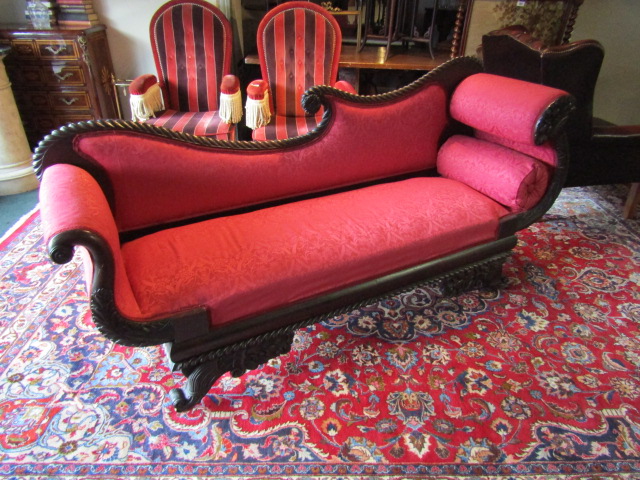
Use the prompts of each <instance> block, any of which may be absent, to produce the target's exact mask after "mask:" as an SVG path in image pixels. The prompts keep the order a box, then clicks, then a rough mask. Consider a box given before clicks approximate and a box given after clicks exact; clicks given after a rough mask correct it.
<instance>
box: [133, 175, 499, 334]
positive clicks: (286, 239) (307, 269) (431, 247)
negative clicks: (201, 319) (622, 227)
mask: <svg viewBox="0 0 640 480" xmlns="http://www.w3.org/2000/svg"><path fill="white" fill-rule="evenodd" d="M505 214H507V210H506V209H505V208H504V207H502V206H500V205H499V204H498V203H496V202H494V201H493V200H490V199H489V198H487V197H486V196H484V195H482V194H480V193H478V192H476V191H475V190H473V189H471V188H470V187H467V186H466V185H464V184H462V183H460V182H457V181H453V180H449V179H445V178H436V177H434V178H414V179H409V180H403V181H400V182H396V183H390V184H382V185H376V186H372V187H367V188H362V189H359V190H354V191H350V192H344V193H341V194H336V195H330V196H325V197H319V198H315V199H309V200H305V201H300V202H295V203H290V204H286V205H281V206H276V207H272V208H267V209H263V210H257V211H254V212H249V213H245V214H241V215H236V216H229V217H221V218H216V219H212V220H208V221H203V222H200V223H196V224H192V225H187V226H183V227H178V228H172V229H168V230H164V231H161V232H157V233H154V234H151V235H148V236H146V237H142V238H139V239H137V240H134V241H132V242H130V243H127V244H125V245H124V246H123V248H122V255H123V258H124V263H125V266H126V269H127V275H128V277H129V279H130V281H131V287H132V290H133V292H134V295H135V297H136V299H137V301H138V304H139V306H140V309H141V311H142V313H143V315H144V316H146V317H150V316H153V315H156V314H160V313H166V312H169V311H177V310H182V309H186V308H189V307H193V306H196V305H205V306H207V307H208V308H209V309H210V312H211V322H212V324H213V325H220V324H223V323H227V322H231V321H234V320H236V319H239V318H242V317H246V316H250V315H252V314H257V313H260V312H263V311H266V310H269V309H272V308H275V307H279V306H285V305H287V304H291V303H292V302H296V301H298V300H302V299H306V298H310V297H312V296H315V295H318V294H321V293H326V292H330V291H334V290H337V289H340V288H343V287H346V286H349V285H352V284H355V283H358V282H362V281H365V280H369V279H373V278H376V277H378V276H380V275H382V274H386V273H391V272H393V271H396V270H399V269H401V268H406V267H411V266H414V265H417V264H420V263H423V262H425V261H428V260H430V259H434V258H437V257H440V256H442V255H445V254H448V253H453V252H456V251H459V250H462V249H464V248H466V247H470V246H473V245H477V244H480V243H482V242H486V241H488V240H492V239H495V238H496V232H497V227H498V219H499V218H500V217H501V216H502V215H505Z"/></svg>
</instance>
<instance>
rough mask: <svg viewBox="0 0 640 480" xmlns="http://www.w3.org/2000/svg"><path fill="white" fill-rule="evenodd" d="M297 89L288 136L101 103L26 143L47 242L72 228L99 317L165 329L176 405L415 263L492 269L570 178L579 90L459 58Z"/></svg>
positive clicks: (424, 275)
mask: <svg viewBox="0 0 640 480" xmlns="http://www.w3.org/2000/svg"><path fill="white" fill-rule="evenodd" d="M304 102H305V108H307V109H309V110H310V111H314V110H316V109H318V108H319V107H320V105H322V106H323V107H324V111H325V113H324V116H323V120H322V122H321V123H320V125H319V127H318V128H317V129H316V130H314V131H312V132H310V133H309V134H307V135H305V136H302V137H297V138H292V139H288V140H283V141H272V142H223V141H218V140H212V139H208V138H204V137H192V136H190V135H185V134H180V133H176V132H172V131H170V130H166V129H163V128H158V127H153V126H150V125H146V124H137V123H133V122H126V121H115V120H114V121H95V122H84V123H78V124H71V125H68V126H66V127H64V128H62V129H60V130H58V131H55V132H53V133H52V134H51V135H49V136H48V137H47V138H45V139H44V140H43V141H42V142H41V144H40V146H39V147H38V149H37V151H36V154H35V156H34V167H35V169H36V172H37V175H38V176H39V178H40V179H41V189H40V199H41V215H42V219H43V225H44V232H45V237H46V239H47V242H48V248H49V254H50V256H51V258H52V259H53V260H54V261H55V262H60V263H61V262H68V261H69V260H70V259H71V258H72V257H73V255H74V250H75V247H78V246H80V247H84V248H83V249H82V250H83V251H84V252H85V253H88V254H86V255H84V259H85V260H86V271H87V279H88V284H89V286H90V302H91V311H92V314H93V318H94V320H95V323H96V325H97V327H98V328H99V329H100V331H101V332H102V333H103V334H104V335H105V336H106V337H108V338H110V339H112V340H114V341H116V342H119V343H122V344H125V345H133V346H145V345H152V344H167V346H168V352H169V355H170V358H171V361H172V362H173V364H174V366H175V369H176V370H179V371H181V372H182V373H183V374H184V375H185V376H186V377H187V378H188V381H187V382H186V385H185V387H184V388H183V389H175V390H173V391H172V392H171V396H172V399H173V402H174V405H175V407H176V408H177V409H178V410H186V409H189V408H191V407H193V406H194V405H195V404H197V403H198V402H199V401H200V400H201V399H202V397H203V396H204V395H206V393H207V392H208V391H209V389H210V388H211V386H212V385H213V383H214V382H215V381H216V379H217V378H218V377H219V376H220V375H222V374H223V373H225V372H227V371H231V373H232V374H234V375H241V374H242V373H244V372H245V371H246V370H247V369H251V368H255V367H256V366H257V365H259V364H260V363H263V362H265V361H266V360H268V359H269V358H272V357H274V356H277V355H279V354H281V353H284V352H286V351H288V349H289V347H290V345H291V340H292V337H293V334H294V331H295V330H296V329H297V328H300V327H302V326H304V325H307V324H309V323H311V322H316V321H319V320H322V319H325V318H329V317H331V316H333V315H336V314H338V313H339V312H344V311H349V310H350V309H352V308H354V307H355V306H357V305H362V304H365V303H367V302H370V301H372V300H373V299H376V298H379V297H381V296H383V295H385V294H388V293H389V292H392V291H396V290H399V289H403V288H407V287H408V286H411V285H416V284H420V283H430V282H436V281H438V282H441V283H442V285H443V287H445V291H457V290H460V289H468V288H471V287H475V286H479V285H482V284H487V283H492V282H497V281H498V280H499V278H500V275H501V267H502V264H503V262H504V260H505V258H506V257H507V255H508V253H509V251H510V250H511V249H512V248H513V247H514V246H515V244H516V236H515V233H516V232H517V231H518V230H520V229H522V228H526V227H527V226H528V225H530V224H531V223H532V222H533V221H535V220H536V219H537V218H539V217H540V216H541V215H542V214H543V213H544V212H545V211H546V210H547V209H548V208H549V207H550V206H551V204H552V203H553V202H554V200H555V198H556V196H557V195H558V193H559V191H560V189H561V187H562V185H563V183H564V177H565V175H566V162H567V159H566V155H565V143H566V142H564V140H563V136H562V135H560V136H557V134H558V132H560V131H561V130H562V128H561V127H562V126H563V124H564V123H565V121H566V118H567V116H568V114H569V113H570V111H571V109H572V108H573V107H572V105H573V101H572V98H571V97H570V96H569V95H567V94H566V93H565V92H562V91H560V90H556V89H552V88H549V87H545V86H542V85H534V84H528V83H525V82H522V81H519V80H514V79H508V78H504V77H498V76H492V75H488V74H485V73H482V67H481V65H480V64H479V63H478V62H477V61H476V60H473V59H471V58H459V59H455V60H452V61H450V62H448V63H446V64H444V65H443V66H441V67H439V68H438V69H436V70H434V71H432V72H430V73H428V74H427V75H425V76H424V77H422V78H421V79H419V80H417V81H416V82H414V83H412V84H410V85H408V86H406V87H404V88H402V89H400V90H396V91H393V92H390V93H387V94H383V95H376V96H370V97H362V96H357V95H352V94H350V93H346V92H343V91H339V90H336V89H334V88H331V87H326V86H318V87H314V88H312V89H310V90H309V91H308V92H307V94H306V96H305V99H304ZM556 136H557V138H556Z"/></svg>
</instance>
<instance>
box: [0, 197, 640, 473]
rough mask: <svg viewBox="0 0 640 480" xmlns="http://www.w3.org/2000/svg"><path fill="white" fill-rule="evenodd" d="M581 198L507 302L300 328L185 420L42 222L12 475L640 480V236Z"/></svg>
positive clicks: (159, 362) (22, 272)
mask: <svg viewBox="0 0 640 480" xmlns="http://www.w3.org/2000/svg"><path fill="white" fill-rule="evenodd" d="M625 193H626V190H625V188H624V187H622V186H617V187H598V188H590V189H566V190H565V191H564V192H563V193H562V195H561V197H560V199H559V200H558V202H556V205H555V206H554V207H553V208H552V210H550V211H549V213H548V214H547V215H546V216H545V217H544V218H543V219H542V221H540V222H538V223H536V224H534V225H533V226H532V227H531V228H529V229H528V230H527V231H525V232H522V233H521V234H519V242H518V246H517V247H516V250H515V251H514V254H513V256H512V258H511V259H510V260H509V261H508V262H507V264H506V266H505V268H504V281H503V284H502V285H501V286H500V288H498V289H484V290H476V291H472V292H468V293H465V294H463V295H459V296H456V297H449V298H446V297H445V298H442V297H440V296H439V295H438V293H439V292H438V290H437V288H434V289H429V288H418V289H415V290H412V291H410V292H407V293H405V294H401V295H396V296H392V297H390V298H387V299H385V300H384V301H380V302H378V303H375V304H373V305H370V306H367V307H364V308H360V309H358V310H355V311H353V312H350V313H348V314H345V315H341V316H338V317H336V318H333V319H332V320H330V321H327V322H324V323H321V324H318V325H316V326H314V327H309V328H306V329H303V330H300V331H299V332H298V333H297V334H296V337H295V341H294V345H293V348H292V350H291V352H290V353H289V354H287V355H283V356H281V357H279V358H277V359H275V360H272V361H271V362H269V363H268V364H266V365H263V366H261V367H260V368H258V369H256V370H253V371H248V372H246V373H245V374H244V375H243V376H242V377H239V378H232V377H230V376H225V377H223V378H222V379H221V380H220V381H219V382H218V383H217V384H216V386H215V387H214V388H213V389H212V390H211V392H210V394H209V395H208V396H207V397H206V399H205V401H204V402H203V403H202V404H201V405H200V406H198V407H196V408H195V409H193V410H191V411H190V412H187V413H180V414H178V413H176V412H175V411H174V409H173V408H172V406H171V403H170V401H169V399H168V397H167V392H168V391H169V390H170V389H171V388H173V387H174V386H175V385H176V383H179V382H180V381H181V380H180V378H178V377H177V376H174V374H172V372H171V370H170V368H169V366H168V363H167V362H166V360H165V357H164V352H163V349H162V348H161V347H158V348H146V349H141V348H126V347H121V346H117V345H114V344H112V343H110V342H109V341H107V340H105V339H104V338H103V337H102V336H101V335H100V334H99V333H98V331H97V330H96V329H95V328H94V326H93V324H92V321H91V318H90V316H89V315H88V305H87V296H86V293H85V285H84V283H83V277H82V272H81V267H80V266H79V262H78V261H73V262H72V263H71V264H67V265H62V266H59V265H53V264H51V263H50V262H49V260H48V259H47V258H46V257H45V247H44V245H43V240H42V235H41V230H40V224H39V217H38V212H37V211H35V212H34V213H33V214H31V215H30V216H28V218H26V219H24V221H23V222H22V223H21V224H20V225H19V226H17V228H16V229H14V230H13V231H12V232H11V233H10V234H9V235H7V236H5V239H4V240H2V242H1V247H2V250H1V262H2V263H1V268H2V281H1V284H0V290H1V303H0V312H1V313H0V330H1V333H0V476H3V477H7V478H15V479H35V478H38V479H40V478H48V477H52V476H55V477H56V478H60V479H65V478H67V479H78V478H82V479H116V478H136V477H140V478H142V477H145V478H159V479H195V478H213V477H215V478H220V479H235V478H256V479H257V478H260V479H294V478H295V479H299V478H310V479H311V478H318V479H319V478H322V479H338V478H341V479H342V478H352V479H355V478H362V479H364V478H388V479H414V478H437V479H460V478H465V479H472V478H473V479H520V480H523V479H527V480H529V479H536V480H543V479H544V480H551V479H554V480H555V479H563V480H566V479H586V478H588V479H596V478H598V479H600V478H601V479H638V478H640V289H639V286H640V222H638V220H629V221H624V220H622V219H621V216H620V212H621V210H622V199H623V197H624V195H625Z"/></svg>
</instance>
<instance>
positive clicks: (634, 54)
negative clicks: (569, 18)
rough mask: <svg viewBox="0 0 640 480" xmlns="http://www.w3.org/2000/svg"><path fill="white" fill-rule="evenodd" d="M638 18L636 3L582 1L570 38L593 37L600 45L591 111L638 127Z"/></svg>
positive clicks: (639, 3) (639, 6) (628, 0)
mask: <svg viewBox="0 0 640 480" xmlns="http://www.w3.org/2000/svg"><path fill="white" fill-rule="evenodd" d="M638 19H640V1H638V0H585V2H584V4H583V5H582V7H580V11H579V12H578V19H577V22H576V26H575V30H574V33H573V36H572V40H582V39H587V38H593V39H596V40H598V41H599V42H600V43H602V45H603V46H604V50H605V56H604V63H603V65H602V70H601V72H600V76H599V77H598V83H597V85H596V95H595V103H594V112H595V114H596V115H597V116H598V117H601V118H604V119H606V120H609V121H610V122H613V123H617V124H619V125H631V124H640V83H639V81H638V79H639V78H640V34H639V33H638Z"/></svg>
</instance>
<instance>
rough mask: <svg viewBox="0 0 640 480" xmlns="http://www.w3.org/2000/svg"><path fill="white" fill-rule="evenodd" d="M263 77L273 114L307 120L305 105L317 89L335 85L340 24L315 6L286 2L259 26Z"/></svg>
mask: <svg viewBox="0 0 640 480" xmlns="http://www.w3.org/2000/svg"><path fill="white" fill-rule="evenodd" d="M257 41H258V55H259V58H260V68H261V70H262V78H263V79H264V80H266V81H267V82H268V83H269V89H270V93H271V96H270V99H269V100H270V102H271V111H272V112H273V113H275V114H277V115H285V116H294V117H301V116H308V114H307V113H306V112H305V111H304V109H303V108H302V106H301V104H300V99H301V97H302V94H303V93H304V92H305V91H306V90H307V89H308V88H310V87H312V86H314V85H333V84H334V83H335V82H336V80H337V76H338V62H339V59H340V48H341V45H342V33H341V31H340V26H339V25H338V22H337V21H336V20H335V18H334V17H333V15H331V14H330V13H329V12H328V11H327V10H326V9H324V8H322V7H320V6H319V5H316V4H314V3H311V2H305V1H293V2H286V3H283V4H281V5H278V6H277V7H275V8H273V9H272V10H270V11H268V12H267V14H266V15H265V16H264V17H263V19H262V20H261V22H260V24H259V26H258V38H257Z"/></svg>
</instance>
